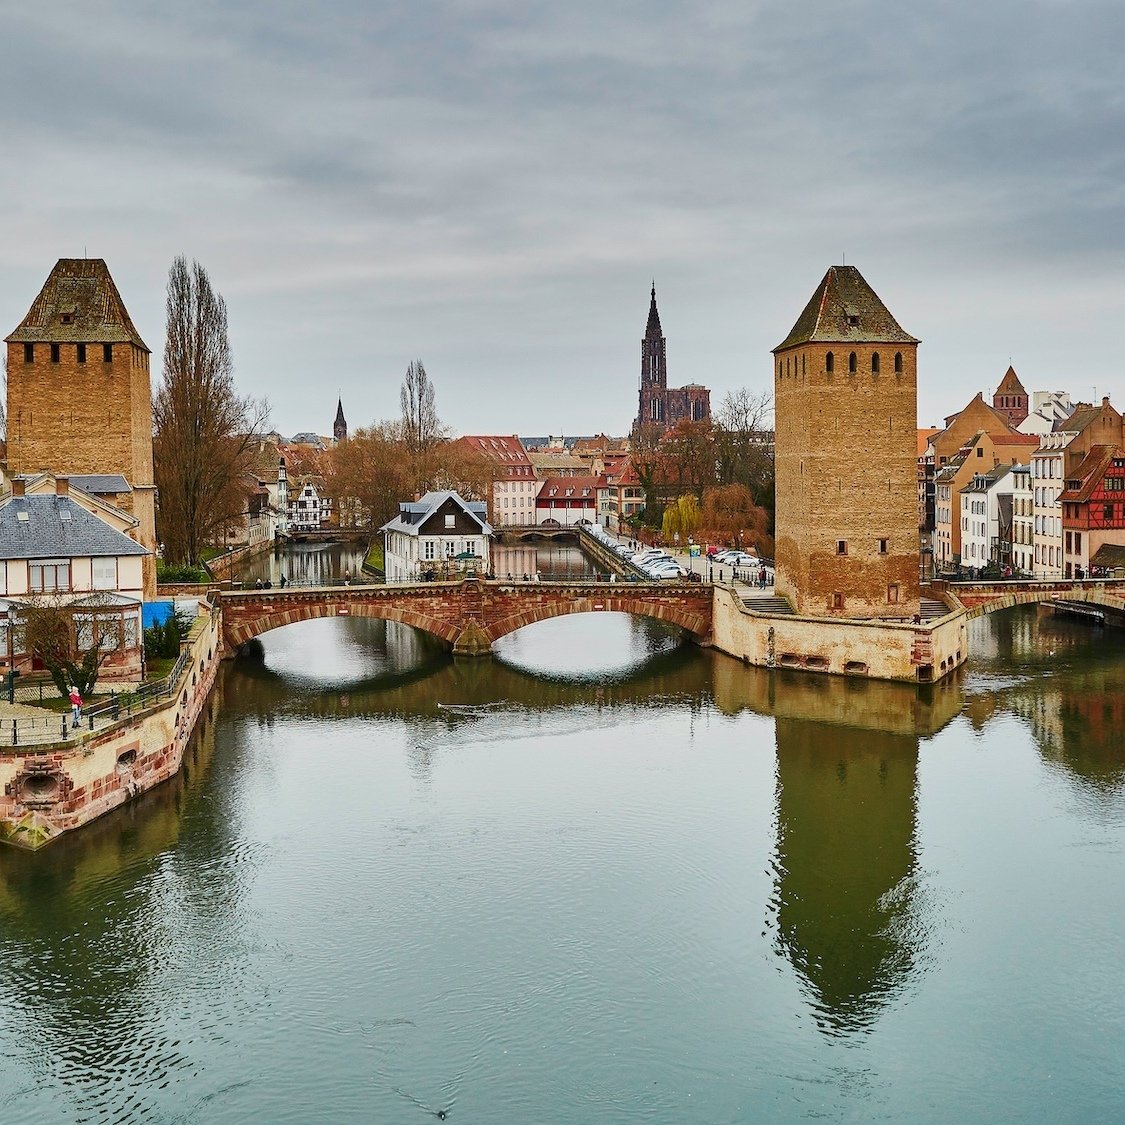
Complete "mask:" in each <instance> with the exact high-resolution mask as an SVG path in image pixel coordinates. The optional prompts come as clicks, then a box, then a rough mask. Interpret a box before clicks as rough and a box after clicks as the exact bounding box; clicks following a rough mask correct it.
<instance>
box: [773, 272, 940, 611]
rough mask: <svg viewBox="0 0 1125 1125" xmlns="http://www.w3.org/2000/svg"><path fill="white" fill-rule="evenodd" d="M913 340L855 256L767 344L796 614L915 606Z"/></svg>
mask: <svg viewBox="0 0 1125 1125" xmlns="http://www.w3.org/2000/svg"><path fill="white" fill-rule="evenodd" d="M917 350H918V341H917V340H916V339H915V338H914V337H913V336H911V335H909V334H908V333H906V332H904V331H903V329H902V328H901V327H900V326H899V324H898V322H897V321H896V320H895V318H894V317H893V316H891V314H890V312H888V311H887V308H886V306H885V305H884V304H883V302H882V301H880V300H879V298H878V297H877V296H876V294H875V292H874V290H873V289H872V288H871V286H869V285H868V284H867V282H866V281H865V280H864V279H863V277H862V275H861V274H860V272H859V270H857V269H856V268H855V267H854V266H832V267H831V268H830V269H829V270H828V272H827V273H826V274H825V275H824V280H823V281H821V283H820V284H819V285H818V286H817V289H816V292H815V293H814V294H813V295H812V299H811V300H810V301H809V303H808V305H806V306H805V310H804V312H802V313H801V315H800V316H799V317H798V318H797V323H796V324H794V326H793V330H792V331H791V332H790V333H789V335H788V336H787V337H786V338H785V339H784V340H783V341H782V343H780V344H779V345H778V346H777V347H776V348H774V351H773V355H774V400H775V416H776V430H777V434H776V443H777V444H776V450H777V453H776V471H777V477H776V490H777V492H776V495H777V501H776V521H777V536H776V539H777V548H776V554H777V592H778V593H779V594H781V595H784V596H786V597H788V598H789V599H790V601H791V602H792V604H793V608H794V609H795V610H796V611H797V612H798V613H800V614H805V615H808V616H822V617H835V618H910V617H913V616H914V615H915V614H917V613H918V612H919V579H918V569H919V551H918V494H917V434H916V426H917V363H916V361H917Z"/></svg>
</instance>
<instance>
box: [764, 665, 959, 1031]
mask: <svg viewBox="0 0 1125 1125" xmlns="http://www.w3.org/2000/svg"><path fill="white" fill-rule="evenodd" d="M764 678H765V682H764V683H763V684H761V685H760V686H761V688H762V690H764V692H765V693H766V696H767V698H766V699H764V700H760V701H756V702H758V704H759V706H754V704H753V703H751V706H754V709H755V710H757V709H759V707H760V709H762V710H768V711H770V712H772V713H773V714H774V715H775V721H776V727H775V731H776V740H777V796H776V803H775V811H776V846H775V853H774V856H773V868H774V870H773V876H774V893H773V898H772V900H771V903H770V911H771V914H772V918H771V921H772V923H773V927H774V931H775V944H776V948H777V951H778V952H779V953H780V954H782V955H783V956H784V957H785V958H786V959H787V960H788V961H789V962H790V964H791V965H792V966H793V968H794V970H795V971H796V972H797V974H798V975H799V977H800V979H801V982H802V984H803V986H804V988H805V989H806V991H807V996H808V1002H809V1004H810V1006H811V1009H812V1012H813V1014H814V1017H815V1018H816V1020H817V1023H818V1025H819V1026H820V1027H821V1029H822V1030H823V1031H825V1032H827V1033H829V1034H833V1035H836V1034H847V1033H850V1032H855V1031H861V1030H863V1029H865V1028H867V1027H870V1026H871V1025H872V1024H873V1023H874V1021H875V1020H876V1019H877V1017H878V1015H879V1013H880V1012H881V1011H882V1010H883V1009H884V1008H885V1006H886V1005H887V1003H888V1002H889V1001H890V1000H891V999H892V998H893V997H894V996H895V995H897V994H898V993H899V992H901V990H902V988H903V987H904V985H906V984H907V983H908V981H909V980H910V978H911V976H912V974H913V973H914V972H915V971H917V968H918V966H919V964H920V963H921V960H922V956H923V953H924V939H925V926H924V911H923V904H922V903H921V902H920V901H919V891H918V878H917V872H918V857H917V842H916V832H917V784H918V776H917V774H918V746H919V741H920V737H921V736H923V735H929V734H931V733H933V732H935V731H936V730H937V729H939V728H940V727H941V726H943V725H944V724H945V723H946V722H948V721H949V719H950V718H952V717H953V715H955V714H956V713H957V710H958V707H959V704H960V699H961V695H960V691H959V689H958V688H957V686H956V685H955V684H948V685H945V686H940V685H939V686H938V687H937V688H935V689H934V690H930V689H923V690H916V689H913V688H911V687H908V686H905V685H898V684H880V683H868V682H862V683H859V682H854V681H848V680H840V679H835V678H831V679H829V678H825V679H820V678H815V679H814V678H812V677H807V676H805V677H801V676H793V675H791V674H788V673H780V672H775V673H773V674H769V673H766V674H764ZM762 704H765V706H762Z"/></svg>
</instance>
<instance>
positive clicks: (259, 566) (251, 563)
mask: <svg viewBox="0 0 1125 1125" xmlns="http://www.w3.org/2000/svg"><path fill="white" fill-rule="evenodd" d="M366 554H367V543H366V542H365V541H363V540H355V541H352V542H347V543H289V544H286V545H285V546H283V547H280V548H278V549H277V550H273V551H269V552H267V553H265V554H261V555H256V556H255V557H254V558H252V559H248V560H247V561H246V563H245V564H244V565H243V566H242V567H240V568H239V571H238V581H240V582H242V584H243V585H244V586H253V585H254V583H255V582H256V581H259V580H260V581H262V582H266V581H267V580H268V581H270V582H272V583H273V584H274V585H275V586H278V585H280V583H281V579H282V577H283V576H284V578H285V581H286V582H290V583H293V584H294V585H297V586H331V585H334V584H336V583H339V582H343V581H344V578H345V577H346V576H348V575H350V576H352V577H353V578H354V577H355V576H356V575H359V574H362V573H363V560H364V557H365V556H366ZM365 581H371V579H365Z"/></svg>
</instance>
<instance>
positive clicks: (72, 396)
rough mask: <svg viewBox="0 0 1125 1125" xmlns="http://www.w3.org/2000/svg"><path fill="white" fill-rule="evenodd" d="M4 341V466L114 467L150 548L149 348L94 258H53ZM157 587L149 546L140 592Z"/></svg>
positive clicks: (73, 470)
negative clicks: (44, 278)
mask: <svg viewBox="0 0 1125 1125" xmlns="http://www.w3.org/2000/svg"><path fill="white" fill-rule="evenodd" d="M5 342H6V343H7V345H8V403H7V406H8V472H9V473H10V474H12V475H18V474H21V473H35V472H38V471H39V470H41V469H49V470H50V471H51V472H53V473H55V474H85V473H109V474H113V473H119V474H120V475H121V476H123V477H124V478H125V480H126V481H127V482H128V484H129V487H130V489H131V492H130V493H129V494H128V495H127V496H125V497H124V498H122V499H119V500H118V501H117V503H118V504H119V506H120V507H122V508H124V509H125V510H127V511H130V512H131V513H132V515H134V516H135V517H136V518H137V519H138V521H139V526H138V528H137V529H136V532H135V533H134V538H136V539H138V541H139V542H140V543H141V544H142V545H143V546H145V547H148V548H149V550H151V551H153V552H155V550H156V505H155V488H154V485H153V473H152V393H151V388H150V385H149V349H148V347H147V346H146V344H145V342H144V340H142V339H141V337H140V334H139V333H138V332H137V330H136V328H135V327H134V326H133V322H132V320H131V319H130V317H129V313H128V311H127V310H126V308H125V304H124V302H123V301H122V300H121V295H120V294H119V293H118V291H117V286H116V285H114V283H113V278H112V277H110V274H109V270H108V269H107V268H106V264H105V262H104V261H103V260H102V259H101V258H60V259H59V261H58V262H57V263H56V264H55V268H54V269H53V270H51V274H50V276H49V277H48V278H47V281H46V283H45V284H44V285H43V288H42V289H41V290H40V292H39V296H38V297H36V298H35V300H34V301H33V302H32V305H31V309H30V310H29V311H28V314H27V316H25V317H24V318H23V320H22V321H21V322H20V324H19V326H18V327H17V328H16V329H15V331H14V332H12V333H11V335H9V336H8V337H7V338H6V341H5ZM155 592H156V562H155V554H154V555H152V556H150V557H149V558H147V559H146V560H145V593H146V596H150V597H151V596H153V595H155Z"/></svg>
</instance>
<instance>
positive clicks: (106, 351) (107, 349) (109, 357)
mask: <svg viewBox="0 0 1125 1125" xmlns="http://www.w3.org/2000/svg"><path fill="white" fill-rule="evenodd" d="M102 362H103V363H112V362H113V345H112V344H102Z"/></svg>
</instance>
